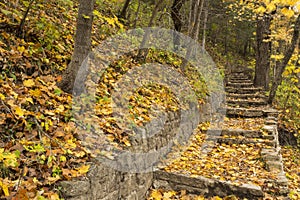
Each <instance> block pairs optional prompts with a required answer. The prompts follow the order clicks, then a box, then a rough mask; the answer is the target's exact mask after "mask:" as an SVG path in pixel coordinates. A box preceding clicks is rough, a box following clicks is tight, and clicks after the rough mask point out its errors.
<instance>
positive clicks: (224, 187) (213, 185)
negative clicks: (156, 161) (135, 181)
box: [153, 169, 264, 200]
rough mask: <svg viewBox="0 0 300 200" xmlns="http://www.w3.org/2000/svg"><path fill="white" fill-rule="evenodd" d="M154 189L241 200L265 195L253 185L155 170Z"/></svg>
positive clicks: (259, 188)
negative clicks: (233, 196) (238, 199)
mask: <svg viewBox="0 0 300 200" xmlns="http://www.w3.org/2000/svg"><path fill="white" fill-rule="evenodd" d="M153 179H154V183H153V187H154V188H156V189H159V188H169V189H172V190H175V191H181V190H185V191H186V192H188V193H191V194H202V195H204V196H207V197H213V196H220V197H226V196H229V195H235V196H236V197H238V198H240V199H244V198H247V199H251V200H258V199H262V198H263V196H264V193H263V191H262V189H261V187H259V186H257V185H252V184H242V185H238V184H233V183H231V182H227V181H221V180H217V179H211V178H206V177H203V176H197V177H191V176H189V175H184V174H178V173H172V172H165V171H163V170H160V169H158V170H155V171H154V174H153Z"/></svg>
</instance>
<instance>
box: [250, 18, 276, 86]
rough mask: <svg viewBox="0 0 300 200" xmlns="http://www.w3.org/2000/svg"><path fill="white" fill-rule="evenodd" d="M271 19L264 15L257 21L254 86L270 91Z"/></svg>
mask: <svg viewBox="0 0 300 200" xmlns="http://www.w3.org/2000/svg"><path fill="white" fill-rule="evenodd" d="M271 20H272V19H271V17H270V16H268V15H264V16H263V17H262V18H261V19H258V20H257V27H256V44H257V46H256V64H255V77H254V85H255V86H256V87H263V88H264V89H265V90H268V87H269V86H268V85H269V70H270V58H271V42H270V41H266V40H269V35H270V26H271Z"/></svg>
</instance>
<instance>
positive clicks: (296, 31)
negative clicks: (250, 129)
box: [268, 15, 300, 104]
mask: <svg viewBox="0 0 300 200" xmlns="http://www.w3.org/2000/svg"><path fill="white" fill-rule="evenodd" d="M299 32H300V15H298V17H297V19H296V22H295V26H294V33H293V38H292V42H291V44H290V46H289V47H288V49H287V51H286V53H285V55H284V58H283V60H282V61H281V62H280V63H279V66H278V68H277V69H278V70H277V72H276V74H275V79H274V82H273V84H272V88H271V91H270V95H269V99H268V103H269V104H272V103H273V101H274V98H275V96H276V91H277V88H278V86H279V85H280V84H281V82H282V74H283V72H284V70H285V67H286V65H287V64H288V62H289V60H290V59H291V57H292V55H293V53H294V50H295V48H296V45H297V41H298V39H299Z"/></svg>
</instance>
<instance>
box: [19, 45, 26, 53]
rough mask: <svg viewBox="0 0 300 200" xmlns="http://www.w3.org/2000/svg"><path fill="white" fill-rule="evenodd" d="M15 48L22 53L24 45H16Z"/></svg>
mask: <svg viewBox="0 0 300 200" xmlns="http://www.w3.org/2000/svg"><path fill="white" fill-rule="evenodd" d="M17 50H18V51H19V52H21V53H23V52H24V51H25V47H24V46H18V47H17Z"/></svg>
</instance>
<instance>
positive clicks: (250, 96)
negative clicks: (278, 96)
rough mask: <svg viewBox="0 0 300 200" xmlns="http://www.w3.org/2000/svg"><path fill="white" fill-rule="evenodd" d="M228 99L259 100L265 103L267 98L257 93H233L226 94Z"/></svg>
mask: <svg viewBox="0 0 300 200" xmlns="http://www.w3.org/2000/svg"><path fill="white" fill-rule="evenodd" d="M226 97H228V98H232V99H261V100H264V101H266V100H267V97H266V96H265V95H263V94H261V93H259V92H256V93H251V94H235V93H228V94H227V95H226Z"/></svg>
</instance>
